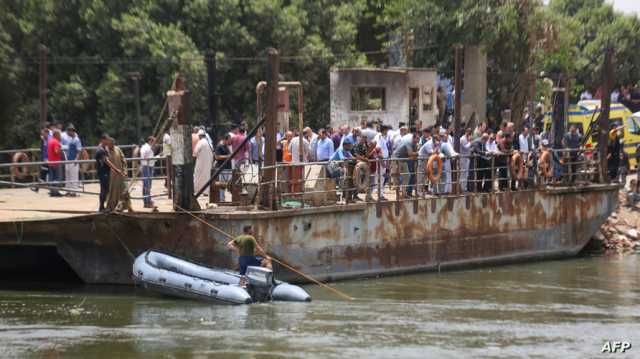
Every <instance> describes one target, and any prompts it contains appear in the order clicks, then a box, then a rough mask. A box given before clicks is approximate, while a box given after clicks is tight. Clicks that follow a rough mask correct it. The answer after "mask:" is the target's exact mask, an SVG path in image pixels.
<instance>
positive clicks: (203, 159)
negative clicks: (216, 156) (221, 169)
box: [193, 138, 213, 194]
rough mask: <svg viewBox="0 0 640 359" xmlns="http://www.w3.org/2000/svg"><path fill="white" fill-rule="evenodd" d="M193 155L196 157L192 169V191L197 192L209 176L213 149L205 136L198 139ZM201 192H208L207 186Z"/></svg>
mask: <svg viewBox="0 0 640 359" xmlns="http://www.w3.org/2000/svg"><path fill="white" fill-rule="evenodd" d="M193 155H194V157H195V158H196V166H195V169H194V171H193V187H194V188H193V191H194V192H196V193H197V192H198V191H200V189H202V187H203V186H204V185H205V184H207V182H208V181H209V178H211V166H212V165H213V151H212V150H211V146H210V145H209V142H208V141H207V139H206V138H201V139H200V141H198V143H197V144H196V148H195V151H194V153H193ZM203 193H207V194H208V193H209V187H207V189H205V191H204V192H203Z"/></svg>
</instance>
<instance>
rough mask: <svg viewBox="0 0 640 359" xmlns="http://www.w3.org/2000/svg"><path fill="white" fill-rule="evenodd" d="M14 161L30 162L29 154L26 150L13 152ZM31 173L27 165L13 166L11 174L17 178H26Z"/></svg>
mask: <svg viewBox="0 0 640 359" xmlns="http://www.w3.org/2000/svg"><path fill="white" fill-rule="evenodd" d="M12 162H13V163H16V164H17V163H21V162H29V156H27V154H26V153H24V152H16V153H14V154H13V159H12ZM28 174H29V169H28V168H27V165H22V166H11V175H12V176H13V177H16V178H20V179H22V178H25V177H26V176H27V175H28Z"/></svg>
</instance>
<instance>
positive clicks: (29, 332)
mask: <svg viewBox="0 0 640 359" xmlns="http://www.w3.org/2000/svg"><path fill="white" fill-rule="evenodd" d="M6 287H7V285H6V284H4V285H3V288H6ZM336 287H337V288H339V289H340V290H342V291H345V292H347V293H349V294H350V295H353V296H355V297H357V298H358V299H357V300H356V301H353V302H345V301H341V300H339V299H336V298H335V297H333V296H332V295H331V294H330V293H327V292H325V291H324V290H322V289H321V288H318V287H314V286H311V287H308V288H307V289H308V290H309V291H310V292H311V294H312V295H313V297H314V301H313V302H312V303H310V304H297V303H296V304H289V303H270V304H256V305H249V306H236V307H224V306H214V305H209V304H205V303H199V302H192V301H185V300H170V299H164V298H160V297H150V296H148V295H146V294H145V293H144V292H142V291H136V290H130V289H126V288H105V287H82V288H56V287H51V288H48V289H39V290H26V289H24V288H22V289H15V288H14V289H3V290H0V356H1V357H20V358H25V357H45V358H57V357H77V358H129V357H167V358H208V357H215V358H299V357H300V358H445V357H451V358H462V357H487V358H494V357H495V358H503V357H523V356H529V357H549V358H565V357H598V356H600V355H601V353H600V349H601V348H602V345H603V344H604V342H605V341H607V340H624V341H630V342H631V343H632V344H634V345H635V346H636V347H635V348H632V349H631V351H628V352H627V353H626V354H625V355H624V356H622V357H640V256H628V257H622V258H615V257H588V258H579V259H573V260H564V261H555V262H542V263H534V264H525V265H513V266H505V267H495V268H487V269H476V270H469V271H460V272H449V273H442V274H423V275H412V276H404V277H393V278H385V279H374V280H360V281H350V282H342V283H338V284H336Z"/></svg>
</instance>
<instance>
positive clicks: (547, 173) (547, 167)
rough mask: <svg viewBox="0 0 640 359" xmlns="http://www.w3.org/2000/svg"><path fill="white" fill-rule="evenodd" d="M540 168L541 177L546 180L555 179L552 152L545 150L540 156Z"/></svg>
mask: <svg viewBox="0 0 640 359" xmlns="http://www.w3.org/2000/svg"><path fill="white" fill-rule="evenodd" d="M538 168H539V170H540V175H542V176H543V177H545V178H551V177H553V171H552V166H551V151H550V150H544V151H542V154H541V155H540V161H538Z"/></svg>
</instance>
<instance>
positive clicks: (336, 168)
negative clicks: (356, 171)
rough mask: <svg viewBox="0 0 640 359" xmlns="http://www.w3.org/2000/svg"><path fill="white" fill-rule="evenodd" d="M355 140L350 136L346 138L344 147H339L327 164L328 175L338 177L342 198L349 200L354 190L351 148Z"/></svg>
mask: <svg viewBox="0 0 640 359" xmlns="http://www.w3.org/2000/svg"><path fill="white" fill-rule="evenodd" d="M352 147H353V142H352V140H351V139H350V138H345V139H344V141H343V142H342V147H339V148H338V149H337V150H336V151H335V152H334V153H333V155H331V158H330V160H329V164H328V165H327V177H329V178H334V179H337V180H338V182H339V183H340V188H341V189H342V198H344V199H345V200H347V201H349V200H350V199H351V192H352V187H353V185H352V177H353V166H354V165H355V163H353V154H352V153H351V149H352Z"/></svg>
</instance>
